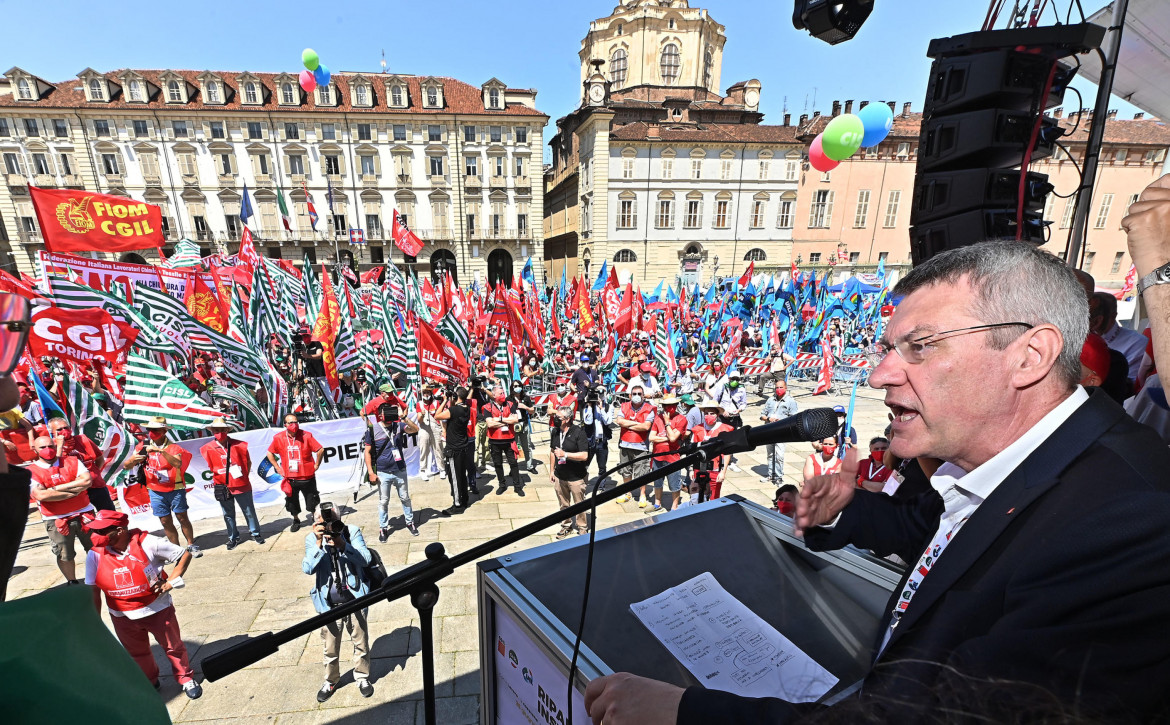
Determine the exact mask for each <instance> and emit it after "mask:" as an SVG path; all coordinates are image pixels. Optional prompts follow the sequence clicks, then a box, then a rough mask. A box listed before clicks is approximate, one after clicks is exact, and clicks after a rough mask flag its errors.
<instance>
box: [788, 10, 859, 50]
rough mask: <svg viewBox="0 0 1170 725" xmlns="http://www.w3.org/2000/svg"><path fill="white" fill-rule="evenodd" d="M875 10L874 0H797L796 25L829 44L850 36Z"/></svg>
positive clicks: (834, 43)
mask: <svg viewBox="0 0 1170 725" xmlns="http://www.w3.org/2000/svg"><path fill="white" fill-rule="evenodd" d="M872 12H873V0H796V6H795V7H794V8H793V10H792V25H793V26H794V27H795V28H796V29H797V30H807V31H808V32H809V35H811V36H813V37H814V38H818V39H820V40H823V41H825V42H826V43H828V44H829V45H836V44H837V43H844V42H845V41H846V40H850V39H852V38H853V36H854V35H857V31H858V30H860V29H861V24H862V23H864V22H865V19H866V18H868V17H869V14H870V13H872Z"/></svg>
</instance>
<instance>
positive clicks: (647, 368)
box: [638, 362, 654, 373]
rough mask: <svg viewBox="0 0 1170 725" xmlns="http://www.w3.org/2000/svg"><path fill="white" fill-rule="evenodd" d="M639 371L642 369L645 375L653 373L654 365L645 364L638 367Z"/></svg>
mask: <svg viewBox="0 0 1170 725" xmlns="http://www.w3.org/2000/svg"><path fill="white" fill-rule="evenodd" d="M638 369H640V370H641V371H642V372H644V373H652V372H654V365H652V364H651V363H648V362H644V363H642V364H641V365H640V366H638Z"/></svg>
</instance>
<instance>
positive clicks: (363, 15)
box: [0, 0, 1135, 139]
mask: <svg viewBox="0 0 1170 725" xmlns="http://www.w3.org/2000/svg"><path fill="white" fill-rule="evenodd" d="M1056 1H1057V3H1058V4H1059V5H1060V6H1061V8H1062V11H1063V8H1064V6H1065V4H1066V3H1067V2H1068V1H1069V0H1056ZM691 4H692V6H696V7H706V8H707V9H708V10H709V11H710V13H711V16H712V17H713V18H715V20H716V21H718V22H720V23H722V24H723V25H724V26H725V28H726V31H727V36H728V41H727V46H726V48H725V52H724V59H723V77H722V85H723V87H724V88H726V87H727V86H730V85H731V84H732V83H734V82H736V81H740V80H747V79H750V78H758V79H759V80H760V81H761V83H762V84H763V95H762V99H761V109H762V110H763V111H764V113H765V114H766V116H765V122H766V123H780V122H781V121H782V114H783V112H784V106H785V98H787V106H788V109H789V111H790V112H791V113H792V114H793V117H794V118H796V117H798V116H799V115H800V114H801V113H804V112H806V111H807V112H809V113H811V111H812V110H814V109H815V110H820V111H822V112H827V111H828V110H829V109H830V108H831V106H832V102H833V100H834V99H841V100H844V99H848V98H852V99H856V100H861V99H869V100H882V101H888V100H892V101H897V102H898V104H899V105H898V108H899V109H900V108H901V103H902V102H905V101H911V102H913V108H914V110H921V108H922V99H923V96H924V95H925V92H926V77H927V72H928V70H929V67H930V63H929V59H928V58H926V46H927V43H928V42H929V40H930V39H931V38H935V37H941V36H947V35H955V34H959V33H965V32H970V31H973V30H977V29H978V28H979V26H980V25H981V24H982V22H983V16H984V13H985V12H986V9H987V8H986V5H985V3H984V2H978V1H977V0H876V2H875V10H874V12H873V14H872V15H871V16H870V18H869V20H868V21H867V22H866V24H865V26H864V27H863V28H862V29H861V32H860V33H859V34H858V36H857V37H856V38H854V39H853V40H851V41H849V42H846V43H843V44H841V45H837V46H830V45H827V44H825V43H823V42H821V41H819V40H814V39H813V38H811V37H810V36H809V35H808V34H807V33H805V32H804V31H797V30H795V29H793V27H792V23H791V14H792V2H791V0H707V2H701V1H700V0H693V1H692V3H691ZM1104 4H1105V2H1104V0H1085V1H1084V5H1085V9H1086V11H1089V12H1092V11H1094V10H1096V9H1097V8H1099V7H1101V6H1103V5H1104ZM615 5H616V0H571V1H570V2H562V3H550V2H548V1H547V0H505V1H504V2H496V3H488V2H483V1H482V0H477V1H475V2H472V1H470V0H447V2H435V1H433V0H432V1H431V2H401V1H400V0H395V1H394V2H386V3H371V2H361V3H357V2H347V1H339V2H332V3H316V2H315V3H308V2H303V1H301V0H293V1H289V2H279V3H276V2H270V3H206V2H200V3H194V4H192V3H183V4H171V3H149V4H147V3H126V4H123V5H120V6H118V7H117V8H114V7H113V6H110V5H108V4H105V5H103V4H101V3H89V2H86V3H82V2H78V1H77V0H68V1H67V2H66V3H65V4H64V5H58V6H54V7H53V9H51V10H47V9H46V8H47V7H48V6H42V5H40V4H39V3H6V4H5V5H4V6H3V8H2V9H0V19H2V20H3V23H4V25H5V26H6V27H8V28H30V29H33V28H41V29H40V30H36V31H33V32H28V33H8V34H6V36H5V38H4V47H3V50H2V51H0V66H2V68H0V72H2V71H3V70H7V69H8V68H10V67H11V66H13V65H18V66H20V67H22V68H25V69H26V70H28V71H30V72H32V73H35V74H37V75H40V76H42V77H44V78H46V79H48V80H52V81H59V80H64V79H68V78H70V77H73V76H74V75H76V73H77V72H78V71H80V70H82V69H83V68H85V67H87V66H91V67H93V68H95V69H97V70H100V71H108V70H113V69H115V68H123V67H138V68H189V69H212V70H253V71H276V72H279V71H286V70H287V71H293V72H296V71H298V70H299V69H300V67H301V66H300V52H301V49H302V48H303V47H305V46H311V47H313V48H315V49H316V50H317V51H318V52H319V53H320V55H321V59H322V61H323V62H324V63H325V64H326V65H327V66H328V67H329V68H330V69H332V70H345V71H363V72H378V71H379V70H380V67H379V64H378V62H379V60H381V53H382V51H383V50H385V52H386V62H387V68H388V69H389V70H390V72H402V73H414V74H419V75H445V76H452V77H455V78H459V79H461V80H464V81H467V82H469V83H473V84H476V85H478V84H480V83H482V82H483V81H486V80H487V79H488V78H491V77H492V76H495V77H498V78H499V79H500V80H502V81H504V82H505V83H507V84H508V85H510V86H514V87H526V88H536V89H537V90H538V91H539V95H538V96H537V106H538V108H540V110H542V111H543V112H545V113H547V114H548V115H549V116H551V117H552V119H553V120H554V121H555V119H556V118H558V117H559V116H562V115H564V114H566V113H568V112H569V111H571V110H572V109H573V108H575V107H576V106H577V105H578V103H579V101H580V95H581V87H580V83H579V72H580V71H579V65H578V59H577V51H578V50H579V49H580V42H581V38H582V37H584V35H585V33H586V31H587V30H588V27H589V21H590V20H593V19H595V18H598V17H603V16H605V15H608V14H609V13H610V11H611V10H612V9H613V7H614V6H615ZM50 14H51V15H54V16H59V17H60V18H64V19H65V20H64V21H59V22H52V21H51V20H50V19H49V17H48V16H49V15H50ZM1074 14H1075V11H1074ZM1052 19H1053V15H1052V14H1051V12H1049V13H1048V14H1047V15H1046V17H1045V22H1046V23H1051V22H1052ZM50 22H51V24H52V27H51V30H50V29H48V27H47V26H48V25H49V23H50ZM1077 85H1079V86H1080V88H1081V90H1082V93H1084V95H1085V105H1086V106H1092V105H1093V96H1094V94H1095V92H1096V91H1095V87H1094V86H1092V84H1090V83H1088V82H1085V81H1080V82H1079V83H1078V84H1077ZM814 97H815V99H816V101H815V105H814V101H813V99H814ZM1068 105H1069V106H1070V107H1071V106H1072V105H1075V101H1071V102H1069V103H1068ZM1112 106H1113V107H1114V108H1119V109H1120V110H1121V114H1122V115H1123V116H1125V115H1127V114H1129V113H1132V112H1133V111H1134V110H1135V109H1134V108H1133V107H1131V106H1129V104H1126V103H1124V102H1121V101H1116V102H1115V103H1114V104H1112ZM550 135H551V130H550V131H549V132H548V133H546V139H547V137H548V136H550Z"/></svg>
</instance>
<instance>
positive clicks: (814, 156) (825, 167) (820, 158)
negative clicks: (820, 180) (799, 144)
mask: <svg viewBox="0 0 1170 725" xmlns="http://www.w3.org/2000/svg"><path fill="white" fill-rule="evenodd" d="M808 162H809V163H810V164H812V167H813V168H814V169H816V170H817V171H820V172H822V173H823V172H826V171H832V170H833V169H835V168H837V167H838V166H839V165H840V164H841V162H840V161H834V160H832V159H830V158H829V157H828V156H825V150H824V149H823V148H821V135H820V134H819V133H818V134H817V137H816V138H814V139H813V142H812V144H810V145H809V147H808Z"/></svg>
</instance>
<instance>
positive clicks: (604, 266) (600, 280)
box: [593, 259, 609, 292]
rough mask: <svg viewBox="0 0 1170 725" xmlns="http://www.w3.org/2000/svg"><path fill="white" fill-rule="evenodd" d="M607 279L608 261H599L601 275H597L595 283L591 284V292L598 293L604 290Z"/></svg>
mask: <svg viewBox="0 0 1170 725" xmlns="http://www.w3.org/2000/svg"><path fill="white" fill-rule="evenodd" d="M607 279H609V260H608V259H603V260H601V273H600V274H598V275H597V281H595V282H594V283H593V291H594V292H600V291H602V290H603V289H605V281H606V280H607Z"/></svg>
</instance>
